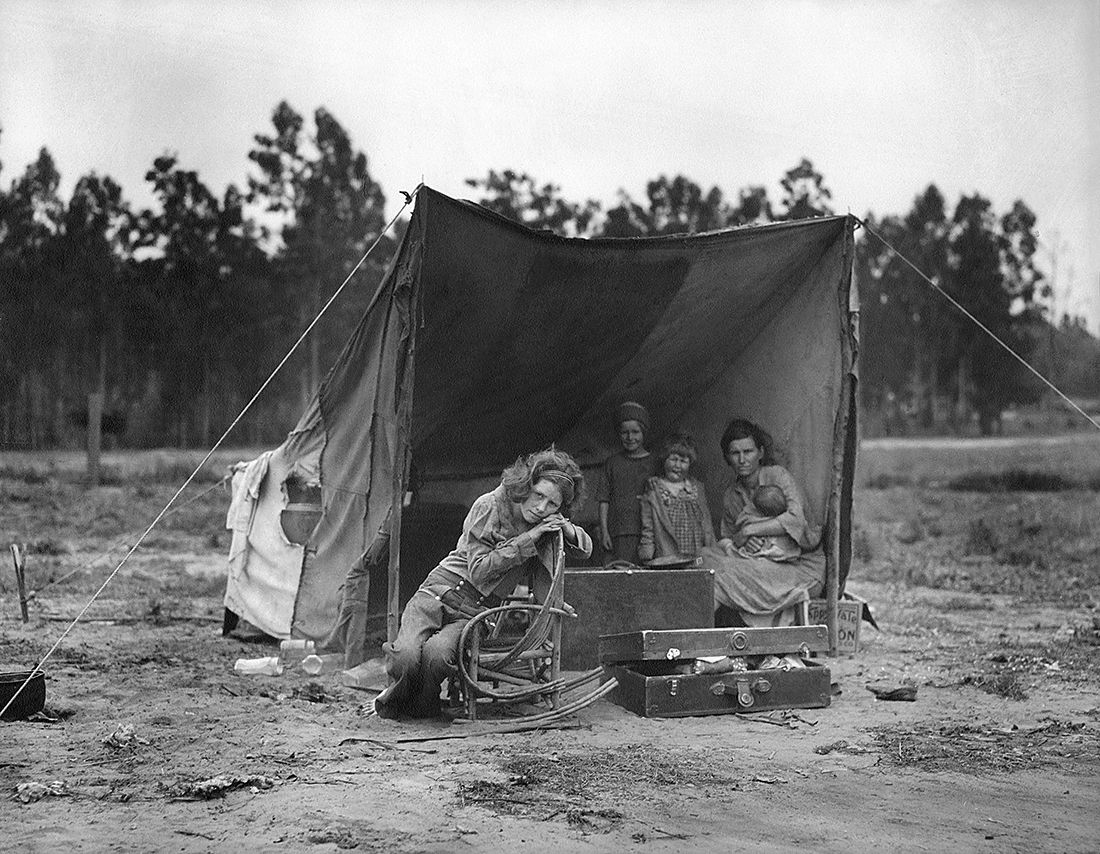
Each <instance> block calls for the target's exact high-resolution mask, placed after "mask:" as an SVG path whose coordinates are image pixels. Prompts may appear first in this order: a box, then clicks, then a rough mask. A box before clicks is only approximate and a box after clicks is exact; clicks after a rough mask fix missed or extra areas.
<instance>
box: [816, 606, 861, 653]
mask: <svg viewBox="0 0 1100 854" xmlns="http://www.w3.org/2000/svg"><path fill="white" fill-rule="evenodd" d="M864 604H865V603H864V601H863V600H862V599H860V598H859V597H858V596H856V595H854V594H852V593H845V594H844V598H843V599H841V600H839V601H838V602H837V603H836V632H837V641H836V651H837V653H838V654H840V655H855V654H856V653H857V652H859V627H860V624H861V623H862V622H863V606H864ZM828 613H829V603H828V602H827V601H826V600H825V599H811V600H810V601H809V603H807V606H806V620H805V622H806V624H807V625H814V624H816V623H824V622H825V621H826V617H827V616H828Z"/></svg>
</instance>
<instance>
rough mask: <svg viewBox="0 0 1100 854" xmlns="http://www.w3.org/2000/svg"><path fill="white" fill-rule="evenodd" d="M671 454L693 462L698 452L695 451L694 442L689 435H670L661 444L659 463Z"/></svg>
mask: <svg viewBox="0 0 1100 854" xmlns="http://www.w3.org/2000/svg"><path fill="white" fill-rule="evenodd" d="M673 454H679V455H680V456H681V457H686V458H687V459H689V460H691V461H692V462H695V458H696V457H697V456H698V452H697V451H696V450H695V440H694V439H692V438H691V435H690V434H689V433H672V434H671V435H669V436H668V437H667V438H666V439H665V440H664V441H663V442H662V443H661V453H660V461H661V462H662V463H663V462H664V461H665V460H667V459H668V458H669V457H670V456H672V455H673Z"/></svg>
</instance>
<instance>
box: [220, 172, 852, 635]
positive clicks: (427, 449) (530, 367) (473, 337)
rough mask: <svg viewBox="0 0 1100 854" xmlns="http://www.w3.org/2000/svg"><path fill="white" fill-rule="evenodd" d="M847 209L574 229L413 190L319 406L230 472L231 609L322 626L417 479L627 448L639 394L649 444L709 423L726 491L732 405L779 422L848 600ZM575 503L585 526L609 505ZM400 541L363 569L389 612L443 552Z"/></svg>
mask: <svg viewBox="0 0 1100 854" xmlns="http://www.w3.org/2000/svg"><path fill="white" fill-rule="evenodd" d="M854 227H855V220H854V218H852V217H823V218H819V219H813V220H803V221H798V222H791V223H779V224H773V225H765V226H756V227H744V228H737V229H729V230H724V231H719V232H711V233H707V234H700V235H693V236H670V237H659V238H638V239H592V240H585V239H568V238H563V237H559V236H556V235H553V234H551V233H549V232H534V231H531V230H529V229H527V228H524V227H523V226H521V225H518V224H516V223H514V222H511V221H509V220H506V219H504V218H502V217H499V216H497V215H495V214H493V213H491V212H489V211H487V210H486V209H484V208H482V207H480V206H478V205H475V204H472V203H470V202H464V201H458V200H455V199H452V198H449V197H447V196H445V195H443V194H441V193H438V192H436V191H434V190H431V189H430V188H427V187H422V188H420V190H419V192H418V194H417V197H416V203H415V210H414V213H413V215H412V218H411V221H410V222H409V225H408V228H407V230H406V233H405V235H404V238H403V240H402V242H401V245H400V247H399V249H398V252H397V254H396V255H395V258H394V260H393V262H392V264H391V267H390V269H389V271H388V272H387V275H386V277H385V279H384V281H383V283H382V285H381V286H380V288H379V290H378V291H377V293H376V294H375V295H374V297H373V299H372V301H371V302H370V305H369V307H368V308H367V310H366V312H365V313H364V315H363V317H362V319H361V321H360V323H359V325H358V327H357V329H356V331H355V332H354V334H353V335H352V337H351V339H350V340H349V342H348V343H347V345H346V347H345V349H344V351H343V352H342V354H341V355H340V357H339V358H338V360H337V362H336V364H335V365H334V367H333V368H332V370H331V371H330V373H329V375H328V376H327V378H326V380H325V381H324V383H323V385H322V387H321V389H320V391H319V392H318V394H317V396H316V398H315V399H314V401H313V403H312V404H311V406H310V407H309V408H308V410H307V412H306V413H305V414H304V415H303V416H302V418H301V420H300V421H299V423H298V425H297V426H296V427H295V429H294V430H293V431H292V432H291V433H290V435H289V436H288V438H287V440H286V441H285V442H284V443H283V444H282V445H281V446H280V447H279V448H277V449H275V450H274V451H272V452H269V453H268V454H265V455H264V457H263V458H261V459H260V460H258V461H254V462H253V463H252V464H251V466H250V467H249V468H248V470H246V471H242V472H241V473H240V474H239V475H238V484H237V486H238V488H237V490H236V491H235V499H234V506H233V508H232V509H231V512H230V520H229V521H230V527H232V528H233V529H234V537H233V546H232V551H231V555H230V575H229V581H228V585H227V592H226V605H227V607H229V608H230V609H232V610H233V611H235V612H236V613H238V614H240V615H241V616H243V617H245V618H247V619H248V620H250V621H251V622H253V623H255V624H256V625H258V626H259V627H260V628H262V629H264V630H265V631H268V632H269V633H271V634H274V635H278V636H289V635H292V634H293V635H295V636H304V637H312V638H323V637H325V636H326V635H328V633H329V632H330V630H331V629H332V628H333V625H334V623H335V621H336V619H337V615H338V614H339V613H340V610H341V605H342V598H343V596H344V594H345V592H346V590H345V587H344V582H345V578H346V576H347V574H348V572H349V570H350V569H351V568H352V567H354V566H355V565H356V563H357V561H358V560H359V558H360V557H361V555H362V554H363V553H364V551H365V550H366V549H367V548H368V547H369V546H370V545H371V542H372V541H373V540H374V538H375V536H376V535H377V532H378V530H379V528H380V525H381V524H382V522H383V521H384V520H385V519H386V515H387V513H389V514H391V517H392V526H391V530H392V532H393V534H394V536H395V537H397V538H398V540H399V539H400V530H401V518H402V514H404V515H405V516H406V517H407V516H408V514H409V508H407V507H405V506H404V504H405V502H404V501H403V499H404V498H405V496H406V492H407V491H409V490H410V489H412V488H413V487H415V493H416V499H415V500H416V501H418V502H439V501H446V502H453V503H455V504H459V505H468V503H469V502H470V501H471V500H472V499H473V498H474V497H476V495H478V494H480V492H481V491H483V490H485V489H488V488H491V487H492V486H493V485H494V483H495V482H496V480H497V479H498V478H499V474H500V471H501V469H502V468H503V467H504V466H506V465H508V464H509V463H510V462H512V461H513V460H514V459H515V458H516V456H517V455H518V454H520V453H523V452H528V451H531V450H536V449H539V448H542V447H546V446H548V445H550V444H551V443H556V444H557V445H558V446H559V447H561V448H563V449H565V450H567V451H569V452H570V453H571V454H573V455H574V456H575V457H576V458H577V459H578V461H579V462H581V464H582V465H584V466H586V467H591V468H589V469H586V470H589V471H591V472H592V473H595V471H596V467H598V465H599V464H600V463H601V461H602V460H603V459H604V458H605V457H606V456H607V455H608V454H610V453H612V452H614V451H615V450H616V449H617V446H618V439H617V435H616V432H615V427H614V425H613V423H612V417H613V415H612V414H613V413H614V412H615V410H616V407H617V405H618V404H619V403H620V402H621V401H623V400H627V399H632V400H639V401H642V402H643V403H645V404H646V405H647V406H648V407H649V408H650V411H651V413H652V416H653V421H654V425H653V430H652V432H653V433H654V434H657V435H655V436H654V437H652V439H653V440H654V441H651V442H650V444H651V446H653V445H654V443H655V441H656V439H658V438H659V434H660V433H663V432H667V431H669V430H671V429H674V428H682V429H686V430H688V431H690V432H691V433H692V434H693V435H694V436H695V437H696V439H697V443H698V445H699V448H700V458H699V460H698V461H697V463H696V466H695V473H696V474H697V475H699V476H701V478H702V479H703V480H704V482H705V483H706V484H707V488H708V492H709V493H710V498H711V499H712V506H713V507H719V506H721V504H720V496H721V494H722V492H723V490H724V489H725V487H726V485H727V484H728V482H729V481H728V478H729V470H728V468H727V467H726V466H725V465H724V464H723V461H722V459H721V457H720V453H719V448H718V437H719V436H720V435H721V433H722V430H723V428H724V426H725V424H726V423H727V422H728V420H729V419H730V418H732V417H734V416H737V415H741V416H745V417H749V418H751V419H753V420H756V421H758V422H759V423H761V424H762V425H764V426H765V427H766V428H767V429H769V430H770V431H771V432H772V434H773V436H774V437H775V439H776V442H777V445H778V446H779V448H780V449H781V450H782V452H783V460H784V462H785V464H786V465H787V467H788V468H789V469H790V470H791V471H792V472H793V474H794V475H795V477H796V478H797V479H798V480H799V481H800V482H801V483H802V485H803V487H804V489H805V492H806V495H807V500H808V509H809V512H810V514H812V516H813V517H814V519H815V520H816V521H818V522H820V523H822V524H823V525H824V527H825V531H826V542H825V546H824V547H825V550H826V554H827V557H828V567H829V568H828V573H829V577H828V584H827V590H828V592H829V596H830V598H831V599H832V601H834V602H835V599H836V596H837V595H838V593H839V592H840V591H841V590H842V589H843V585H844V580H845V578H846V576H847V570H848V564H849V558H850V553H849V548H848V543H849V539H850V538H849V532H850V517H851V494H852V475H853V466H854V462H855V447H856V408H855V392H856V389H855V383H856V371H855V366H856V345H857V334H856V319H857V316H858V315H857V313H856V309H855V305H854V302H853V300H854V296H855V294H854V292H853V288H852V253H853V237H852V235H853V231H854ZM410 463H411V465H412V469H413V471H414V472H415V477H414V478H412V479H410V474H409V466H410ZM288 481H289V482H290V483H291V484H292V485H293V484H298V485H301V484H305V485H307V486H314V487H319V495H320V503H321V505H322V515H321V517H320V521H319V523H318V524H317V526H316V528H315V529H314V530H313V531H312V533H311V534H310V535H309V536H308V538H307V539H306V542H305V543H304V544H302V545H296V544H294V543H290V542H288V541H287V538H286V537H285V536H284V535H283V532H282V530H281V529H280V525H279V517H280V513H282V511H283V510H284V508H285V507H286V505H287V503H288V502H289V501H291V500H292V499H293V495H292V494H291V493H290V491H288V488H287V483H288ZM574 516H575V518H577V519H578V521H580V522H581V523H582V524H583V523H585V522H586V521H587V522H589V523H591V522H592V521H593V520H594V518H595V511H594V508H593V507H591V506H590V505H589V506H587V507H584V508H581V510H580V511H579V516H578V513H575V514H574ZM457 534H458V531H457V530H455V531H453V533H448V537H450V538H451V539H450V541H451V542H453V540H454V539H455V538H457ZM390 551H391V555H390V559H389V562H390V565H389V567H388V572H387V571H386V569H387V568H386V567H385V566H383V567H382V571H379V572H378V573H377V577H374V578H372V579H371V584H372V587H373V588H374V589H375V590H376V591H377V590H381V589H388V590H389V594H388V596H387V597H386V600H385V601H386V602H387V604H388V610H389V624H390V630H391V631H393V630H394V629H395V628H396V619H397V607H398V604H399V603H398V588H397V586H396V585H395V584H394V583H393V581H392V579H391V576H392V578H396V577H397V575H398V574H399V573H405V574H409V573H411V574H412V575H413V576H414V580H413V583H414V584H415V583H416V582H417V581H419V580H420V578H422V577H423V576H424V575H425V574H426V573H427V572H428V570H430V569H431V568H432V565H434V564H432V563H431V561H432V560H434V559H438V557H442V554H437V555H434V556H432V555H428V556H427V558H425V559H424V560H422V563H424V564H425V565H412V566H400V564H399V555H400V550H398V549H391V550H390ZM443 551H444V553H445V551H446V549H444V550H443ZM429 564H430V565H429ZM344 604H346V603H344Z"/></svg>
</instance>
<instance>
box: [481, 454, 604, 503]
mask: <svg viewBox="0 0 1100 854" xmlns="http://www.w3.org/2000/svg"><path fill="white" fill-rule="evenodd" d="M540 480H548V481H550V482H551V483H553V484H554V485H555V486H556V487H558V489H559V490H561V512H562V513H567V512H568V511H569V508H570V507H571V506H572V505H573V504H580V503H581V502H582V501H583V500H584V473H583V472H581V467H580V466H579V465H577V463H576V460H574V459H573V458H572V457H571V456H569V454H567V453H565V451H559V450H558V449H557V448H555V447H553V446H551V447H549V448H547V449H546V450H545V451H536V452H535V453H533V454H528V455H527V456H526V457H520V458H518V459H517V460H516V461H515V462H514V463H513V464H512V465H510V466H508V468H506V469H505V470H504V471H503V472H502V473H501V475H500V482H501V483H502V484H503V485H504V494H505V495H507V496H508V499H509V500H510V501H514V502H516V503H517V504H519V503H520V502H522V501H523V500H524V499H525V498H527V496H528V495H530V494H531V490H532V489H534V488H535V484H536V483H538V482H539V481H540Z"/></svg>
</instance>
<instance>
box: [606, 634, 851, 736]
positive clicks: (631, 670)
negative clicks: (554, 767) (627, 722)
mask: <svg viewBox="0 0 1100 854" xmlns="http://www.w3.org/2000/svg"><path fill="white" fill-rule="evenodd" d="M828 648H829V633H828V629H827V628H826V627H825V626H791V627H788V628H762V629H748V628H746V629H696V630H673V631H641V632H629V633H621V634H617V635H610V636H605V637H602V638H600V661H601V663H602V664H603V666H604V671H605V673H606V674H607V675H608V676H614V677H615V678H616V679H617V680H618V682H619V684H618V687H616V688H615V690H614V691H612V693H611V695H610V699H611V700H612V701H613V702H615V703H617V704H618V705H620V706H622V707H623V708H626V709H629V710H630V711H632V712H634V713H635V714H637V715H641V716H642V717H662V718H671V717H688V716H693V715H722V714H735V713H737V712H758V711H769V710H771V709H813V708H824V707H825V706H828V705H829V697H830V680H831V674H830V671H829V668H828V667H826V666H824V665H822V664H820V663H818V662H817V661H815V660H813V659H812V658H810V656H811V654H813V653H815V652H825V651H827V650H828ZM717 655H728V656H740V657H744V658H746V659H747V660H748V661H749V662H750V663H751V665H753V666H758V665H759V663H760V661H761V659H763V658H764V657H765V656H768V655H778V656H784V655H790V656H792V657H795V658H797V660H798V661H800V662H801V663H802V665H803V666H802V667H797V668H791V669H790V670H782V669H778V668H775V669H768V670H759V669H749V670H746V671H740V672H732V673H717V674H714V673H702V674H694V673H692V664H693V663H694V660H695V659H696V658H699V657H703V656H717Z"/></svg>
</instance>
